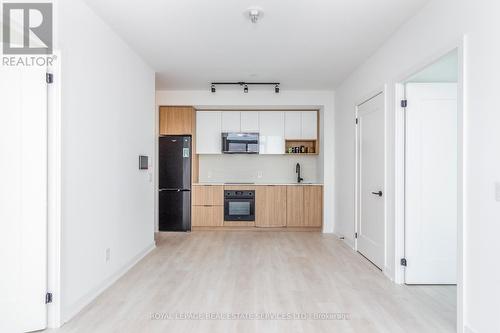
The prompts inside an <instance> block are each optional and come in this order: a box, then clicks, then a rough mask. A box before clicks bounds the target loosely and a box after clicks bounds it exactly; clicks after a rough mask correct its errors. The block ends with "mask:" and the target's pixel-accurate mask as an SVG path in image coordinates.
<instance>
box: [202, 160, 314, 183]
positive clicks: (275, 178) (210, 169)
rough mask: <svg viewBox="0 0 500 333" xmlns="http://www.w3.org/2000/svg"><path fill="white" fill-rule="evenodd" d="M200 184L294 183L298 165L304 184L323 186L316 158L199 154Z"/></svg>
mask: <svg viewBox="0 0 500 333" xmlns="http://www.w3.org/2000/svg"><path fill="white" fill-rule="evenodd" d="M199 160H200V169H199V170H200V172H199V175H200V179H199V181H200V182H216V183H229V182H250V183H296V182H297V173H295V165H296V164H297V163H300V167H301V169H300V174H301V177H302V178H304V182H309V183H310V182H314V183H322V182H323V179H322V178H321V177H320V175H319V169H320V168H321V169H322V165H320V163H318V161H319V157H317V156H297V155H239V154H235V155H233V154H225V155H200V158H199Z"/></svg>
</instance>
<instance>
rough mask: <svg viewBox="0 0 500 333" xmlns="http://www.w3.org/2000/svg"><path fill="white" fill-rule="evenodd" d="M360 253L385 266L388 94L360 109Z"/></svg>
mask: <svg viewBox="0 0 500 333" xmlns="http://www.w3.org/2000/svg"><path fill="white" fill-rule="evenodd" d="M357 117H358V127H357V132H358V135H357V143H358V177H357V178H358V181H357V183H358V191H357V192H358V193H357V202H358V204H357V208H358V218H357V235H358V238H357V242H356V246H357V250H358V251H359V252H360V253H361V254H362V255H363V256H365V257H366V258H368V259H369V260H370V261H371V262H372V263H374V264H375V265H376V266H377V267H379V268H381V269H382V268H383V266H384V244H385V236H384V235H385V223H384V216H385V209H384V201H385V199H384V195H385V193H384V179H385V170H384V159H385V156H384V155H385V154H384V137H385V135H384V94H383V93H380V94H379V95H377V96H375V97H373V98H372V99H370V100H369V101H367V102H365V103H363V104H361V105H359V106H358V114H357Z"/></svg>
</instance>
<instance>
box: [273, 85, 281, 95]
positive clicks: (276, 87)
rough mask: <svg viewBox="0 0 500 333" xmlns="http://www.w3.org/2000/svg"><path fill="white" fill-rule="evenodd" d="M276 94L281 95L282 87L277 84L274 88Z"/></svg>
mask: <svg viewBox="0 0 500 333" xmlns="http://www.w3.org/2000/svg"><path fill="white" fill-rule="evenodd" d="M274 92H275V93H277V94H279V93H280V85H279V84H277V85H275V86H274Z"/></svg>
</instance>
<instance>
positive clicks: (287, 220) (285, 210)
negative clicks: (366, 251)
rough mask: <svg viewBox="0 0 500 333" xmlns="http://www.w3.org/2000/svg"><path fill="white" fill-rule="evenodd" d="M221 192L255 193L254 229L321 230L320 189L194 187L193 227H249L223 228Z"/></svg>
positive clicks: (304, 187) (308, 186) (314, 187)
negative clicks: (242, 191)
mask: <svg viewBox="0 0 500 333" xmlns="http://www.w3.org/2000/svg"><path fill="white" fill-rule="evenodd" d="M224 189H226V190H255V226H256V227H260V228H277V227H299V228H307V227H311V228H312V227H314V228H320V227H321V226H322V225H323V187H322V186H320V185H289V186H283V185H259V186H253V185H252V186H241V185H233V186H225V187H224V186H222V185H194V186H193V197H192V202H193V206H192V210H191V212H192V214H191V215H192V216H191V220H192V221H191V224H192V226H193V227H223V226H232V227H235V226H242V227H243V226H244V227H249V223H242V222H227V225H225V224H224V206H223V195H224ZM252 225H253V223H252Z"/></svg>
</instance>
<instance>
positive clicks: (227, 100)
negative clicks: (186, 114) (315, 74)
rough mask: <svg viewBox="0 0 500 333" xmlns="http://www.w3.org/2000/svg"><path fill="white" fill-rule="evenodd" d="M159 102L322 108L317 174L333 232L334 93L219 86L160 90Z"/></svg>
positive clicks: (328, 225) (326, 227)
mask: <svg viewBox="0 0 500 333" xmlns="http://www.w3.org/2000/svg"><path fill="white" fill-rule="evenodd" d="M156 105H157V107H158V106H160V105H192V106H195V107H198V108H216V107H220V108H235V109H242V108H258V109H271V108H272V109H278V108H279V109H293V108H303V109H318V110H320V136H319V139H320V142H321V149H320V155H319V157H318V163H317V165H318V169H317V173H316V174H317V175H318V177H319V179H323V181H324V184H325V185H324V211H323V216H324V226H323V231H324V232H333V202H334V189H335V187H334V177H333V175H334V161H333V158H334V154H333V153H334V151H333V150H334V149H333V148H334V147H333V142H334V137H333V127H334V112H333V108H334V93H333V92H332V91H287V90H286V87H284V86H282V89H281V92H280V93H279V94H275V93H274V90H273V89H269V91H267V90H265V91H264V90H256V91H255V90H254V91H251V92H249V93H248V94H243V92H242V91H241V90H237V91H235V90H224V89H223V88H221V89H218V90H217V93H215V94H212V93H211V92H210V91H209V86H207V90H206V91H157V92H156ZM157 133H158V132H157Z"/></svg>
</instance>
